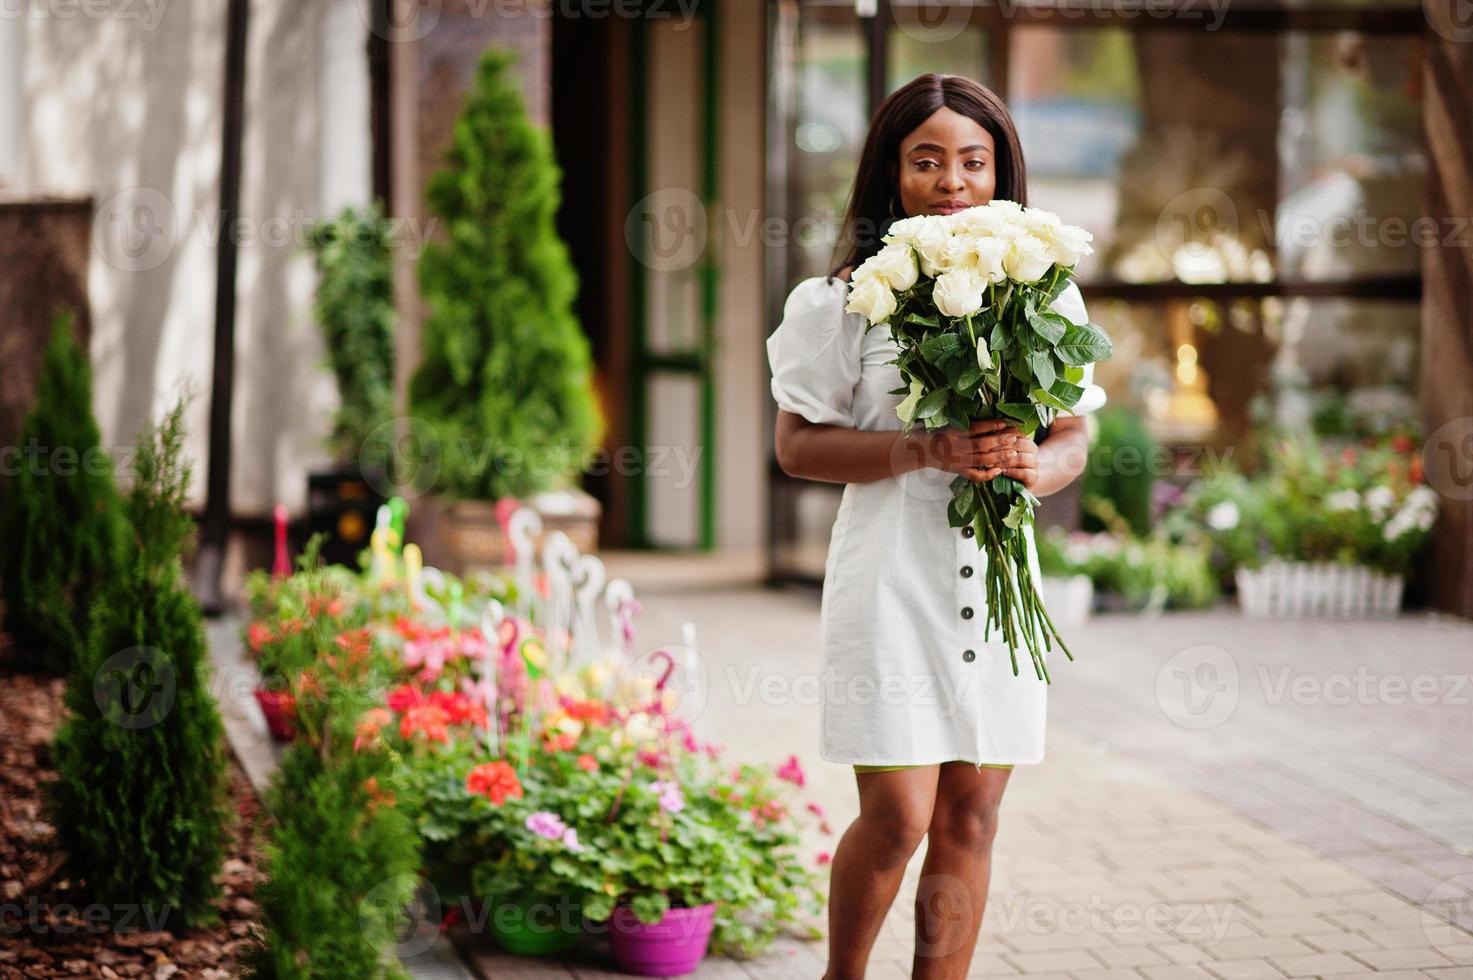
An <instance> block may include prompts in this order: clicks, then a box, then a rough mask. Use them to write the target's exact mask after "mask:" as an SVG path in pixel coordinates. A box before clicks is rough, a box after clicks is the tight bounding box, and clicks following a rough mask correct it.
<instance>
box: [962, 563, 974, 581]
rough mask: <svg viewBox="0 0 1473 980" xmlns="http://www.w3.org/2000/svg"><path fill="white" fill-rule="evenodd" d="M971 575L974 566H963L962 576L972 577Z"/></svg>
mask: <svg viewBox="0 0 1473 980" xmlns="http://www.w3.org/2000/svg"><path fill="white" fill-rule="evenodd" d="M971 577H972V566H971V565H963V566H962V578H971Z"/></svg>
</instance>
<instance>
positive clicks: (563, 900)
mask: <svg viewBox="0 0 1473 980" xmlns="http://www.w3.org/2000/svg"><path fill="white" fill-rule="evenodd" d="M486 925H487V928H488V929H489V930H490V932H491V935H492V936H493V937H494V938H495V940H496V942H497V944H498V945H500V946H501V948H502V949H504V950H506V951H507V952H508V953H517V954H519V955H522V956H546V955H548V954H550V953H563V952H566V951H567V950H569V949H571V948H572V947H573V945H574V944H575V943H576V942H577V941H578V937H579V936H581V935H582V934H583V914H582V911H581V910H580V909H579V908H578V905H577V903H576V902H574V901H573V900H572V899H570V898H567V897H566V896H561V895H518V896H508V897H504V898H493V899H491V900H490V902H489V904H488V909H487V914H486Z"/></svg>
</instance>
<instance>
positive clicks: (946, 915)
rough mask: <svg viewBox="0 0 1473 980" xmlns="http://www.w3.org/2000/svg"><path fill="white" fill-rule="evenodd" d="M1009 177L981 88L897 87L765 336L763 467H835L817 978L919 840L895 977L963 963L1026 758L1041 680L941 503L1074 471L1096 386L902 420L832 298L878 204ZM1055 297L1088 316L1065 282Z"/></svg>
mask: <svg viewBox="0 0 1473 980" xmlns="http://www.w3.org/2000/svg"><path fill="white" fill-rule="evenodd" d="M1026 194H1027V178H1026V173H1025V170H1024V166H1023V156H1022V151H1021V149H1020V147H1019V143H1018V136H1017V132H1016V130H1015V129H1014V126H1013V121H1012V119H1011V117H1010V115H1009V113H1008V111H1007V108H1006V106H1005V105H1004V104H1003V103H1002V101H1001V100H1000V99H999V98H998V97H997V96H996V94H994V93H993V92H992V91H991V90H990V89H988V88H986V87H985V86H983V85H981V84H979V83H977V82H975V81H973V80H971V79H968V78H965V77H962V76H958V75H936V74H928V75H922V76H920V77H919V78H917V79H915V80H914V81H912V82H910V83H909V84H908V85H906V86H905V87H903V88H900V89H897V90H896V91H895V92H894V93H892V94H891V95H890V96H889V97H888V98H886V99H885V101H884V102H883V103H881V105H880V107H879V108H878V109H877V110H876V112H875V116H874V119H873V120H872V121H871V124H870V130H869V133H868V135H867V137H866V140H865V145H864V149H863V152H862V154H861V157H860V163H859V170H858V173H857V175H856V177H855V183H854V187H853V190H852V192H851V194H850V199H849V206H848V211H847V214H846V216H845V228H844V239H843V241H842V243H841V248H840V252H839V254H838V255H837V256H836V265H835V266H834V269H833V272H832V273H831V275H829V276H818V277H814V278H811V279H805V280H803V281H802V282H800V283H798V284H797V285H796V286H795V287H793V289H792V291H791V293H790V294H789V295H788V298H787V302H786V304H785V306H784V311H783V319H782V322H781V323H780V324H779V326H778V328H777V329H776V330H775V331H774V332H773V333H772V335H771V336H770V337H769V338H768V341H767V353H768V361H769V366H770V367H771V369H772V375H773V380H772V393H773V397H774V399H775V400H776V402H777V405H778V408H779V412H778V418H777V431H776V448H777V457H778V462H779V464H780V465H781V466H782V468H783V469H784V471H786V472H787V473H789V474H791V475H794V476H798V477H803V478H807V479H812V480H821V481H828V482H833V483H843V484H846V486H845V488H844V494H843V497H842V499H841V502H840V506H839V512H838V515H837V517H836V518H835V522H834V528H833V532H832V535H831V538H830V544H829V552H828V559H827V563H826V567H825V578H824V591H823V602H822V621H823V635H824V651H823V668H824V673H825V683H824V684H823V689H824V701H823V703H822V745H821V751H820V755H821V757H822V758H824V759H825V760H827V761H830V762H840V763H845V764H849V765H853V766H854V768H855V770H856V781H857V783H858V791H859V802H860V815H859V817H858V819H856V820H855V821H854V823H853V824H851V825H850V827H849V828H848V830H847V831H846V832H845V833H844V835H843V837H842V838H841V839H840V842H839V846H838V848H837V851H836V853H835V855H834V860H833V867H832V878H831V888H830V904H829V964H828V972H827V973H826V974H825V977H824V980H852V978H858V977H862V976H863V975H864V971H865V964H866V963H867V962H868V959H869V954H870V950H871V948H872V946H873V944H874V941H875V938H876V936H877V934H878V931H879V929H880V926H881V923H882V921H883V919H884V917H885V914H886V912H887V911H888V910H889V908H890V906H891V904H892V903H893V902H894V899H895V895H896V893H897V892H898V890H899V887H900V882H901V877H902V874H903V872H904V870H905V867H906V865H907V863H908V862H909V860H910V858H911V856H912V855H913V854H914V853H915V850H916V848H917V847H918V846H919V845H920V842H921V839H922V838H923V837H924V838H926V840H927V851H926V858H925V864H924V866H923V868H922V877H921V882H920V894H918V896H917V902H916V905H917V909H916V952H915V961H914V967H913V971H912V976H913V977H916V978H962V977H965V976H966V975H967V971H968V968H969V966H970V963H971V959H972V953H973V950H974V947H975V945H976V941H977V935H978V933H979V931H980V929H981V926H982V914H983V909H984V905H985V901H986V895H987V887H988V882H989V879H990V877H991V865H992V841H993V837H994V835H995V833H996V831H997V821H998V809H999V806H1000V804H1001V802H1002V797H1003V791H1004V790H1005V788H1006V787H1007V784H1008V779H1009V777H1010V775H1011V772H1012V768H1013V766H1014V765H1027V764H1036V763H1039V762H1041V761H1042V760H1043V743H1044V719H1045V707H1046V695H1047V686H1046V685H1045V684H1044V682H1043V681H1041V680H1039V679H1038V678H1037V676H1036V674H1035V673H1034V671H1033V670H1032V669H1031V666H1029V664H1028V660H1027V657H1026V656H1021V657H1020V659H1021V662H1022V663H1023V665H1024V666H1025V667H1028V669H1022V670H1020V672H1019V673H1018V674H1017V675H1014V673H1013V668H1012V661H1011V658H1010V657H1009V654H1008V649H1007V646H1006V644H1005V643H1003V642H1002V639H1001V637H1000V636H999V635H998V633H997V631H995V630H994V631H993V632H992V635H991V638H990V639H986V640H984V639H983V624H984V622H985V621H986V617H987V607H986V597H985V594H984V590H983V585H982V583H983V581H984V571H985V559H984V558H983V556H982V555H981V554H980V553H979V551H978V548H977V544H976V542H975V541H974V540H972V539H971V536H970V532H971V528H970V527H968V528H953V527H951V526H950V525H949V522H948V521H947V516H946V505H947V502H948V500H949V499H950V497H951V491H950V489H949V484H950V482H951V481H952V480H953V479H955V478H956V475H957V474H965V475H967V476H968V477H970V478H971V479H974V480H979V481H983V480H991V479H993V478H994V477H996V476H998V475H1000V474H1002V475H1006V476H1009V477H1012V478H1014V479H1016V480H1018V481H1020V482H1022V483H1023V484H1025V485H1026V486H1027V487H1028V488H1029V489H1030V490H1032V492H1033V493H1034V494H1035V495H1037V496H1039V497H1044V496H1048V495H1049V494H1053V493H1057V492H1058V491H1060V490H1061V489H1063V488H1064V487H1066V486H1068V485H1069V484H1070V483H1071V482H1072V481H1073V480H1075V479H1076V478H1077V477H1078V476H1079V475H1080V473H1082V472H1083V469H1084V463H1085V451H1086V448H1087V445H1088V433H1087V431H1086V427H1085V426H1086V420H1085V419H1084V418H1083V416H1084V415H1085V414H1086V413H1088V412H1092V411H1095V410H1096V409H1098V408H1099V407H1100V406H1102V405H1103V404H1104V403H1105V392H1104V391H1103V389H1101V388H1100V387H1099V386H1098V385H1096V384H1094V383H1093V380H1094V365H1093V364H1091V365H1088V366H1087V367H1086V368H1085V376H1084V378H1083V381H1082V383H1083V385H1084V386H1085V394H1084V396H1083V398H1082V399H1081V401H1080V403H1079V405H1078V406H1076V407H1075V409H1074V411H1073V412H1072V413H1060V414H1059V415H1058V417H1056V418H1055V420H1054V423H1053V424H1052V425H1051V426H1049V427H1048V428H1047V429H1046V430H1040V431H1039V432H1038V433H1036V437H1035V438H1032V439H1030V438H1028V437H1026V436H1023V435H1022V434H1021V433H1020V432H1019V431H1018V430H1017V428H1016V427H1015V426H1014V425H1013V424H1012V423H1003V422H980V423H975V424H974V425H973V426H972V427H971V430H970V431H963V430H960V429H956V428H950V427H948V428H943V429H934V430H926V429H924V428H923V427H916V428H915V429H913V430H912V432H911V433H909V434H905V433H902V432H900V419H899V417H898V416H897V415H896V412H895V408H896V406H897V405H898V404H899V402H900V400H901V397H902V396H900V395H892V394H889V392H890V391H891V390H892V389H895V388H899V387H901V386H902V382H901V379H900V374H899V371H898V369H897V368H896V367H895V365H893V364H889V363H886V362H888V361H890V360H891V359H892V358H894V357H895V356H896V353H897V349H896V347H895V345H894V342H893V341H892V340H891V339H890V335H889V328H888V327H886V326H877V327H875V328H874V329H872V330H869V331H866V330H865V324H866V321H865V319H864V318H863V317H862V316H860V315H859V314H857V313H845V312H844V304H845V301H846V299H847V296H846V293H847V289H848V277H849V274H850V272H851V271H852V270H853V269H854V268H855V267H857V266H858V265H859V264H860V263H861V262H863V261H864V260H865V259H866V258H868V257H869V256H870V255H873V254H874V253H875V252H876V251H878V250H879V248H880V246H881V245H882V244H883V243H882V242H881V240H880V237H881V236H882V235H883V234H884V233H885V231H886V229H887V228H888V226H889V223H890V222H891V221H894V220H897V219H899V218H903V217H907V216H910V215H917V214H946V213H950V212H952V211H956V210H960V209H962V208H965V207H972V206H976V205H980V204H986V203H988V202H990V201H992V200H993V199H994V198H996V199H998V200H1010V201H1014V202H1016V203H1018V204H1020V205H1026V204H1027V200H1026ZM1053 309H1054V310H1055V311H1057V312H1059V313H1061V314H1063V315H1064V316H1067V317H1068V318H1069V319H1071V320H1073V321H1075V322H1082V321H1087V320H1088V316H1087V315H1086V312H1085V308H1084V301H1083V298H1082V297H1081V296H1080V295H1079V288H1078V286H1077V285H1074V284H1073V283H1071V284H1070V285H1069V287H1068V288H1067V289H1065V290H1064V292H1063V293H1061V294H1060V296H1059V297H1058V299H1057V300H1056V301H1055V302H1054V305H1053ZM1027 534H1028V535H1029V544H1030V555H1031V556H1032V559H1031V560H1032V565H1033V567H1032V572H1033V576H1034V581H1035V582H1036V581H1038V580H1039V578H1040V575H1039V569H1038V566H1037V556H1036V552H1035V550H1034V549H1033V548H1032V544H1033V541H1032V528H1031V527H1029V528H1028V529H1027Z"/></svg>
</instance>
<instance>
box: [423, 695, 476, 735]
mask: <svg viewBox="0 0 1473 980" xmlns="http://www.w3.org/2000/svg"><path fill="white" fill-rule="evenodd" d="M429 703H430V704H433V705H435V706H436V707H437V708H439V709H440V710H441V711H444V712H445V716H446V717H447V718H449V719H450V724H452V725H464V724H465V723H466V722H470V723H471V724H473V725H477V726H479V727H481V728H485V727H487V726H488V725H489V724H490V720H489V718H488V717H487V715H486V706H485V705H484V704H482V703H481V702H480V701H474V700H472V699H471V698H469V697H467V696H466V695H465V694H464V693H463V692H461V691H433V692H431V694H430V698H429Z"/></svg>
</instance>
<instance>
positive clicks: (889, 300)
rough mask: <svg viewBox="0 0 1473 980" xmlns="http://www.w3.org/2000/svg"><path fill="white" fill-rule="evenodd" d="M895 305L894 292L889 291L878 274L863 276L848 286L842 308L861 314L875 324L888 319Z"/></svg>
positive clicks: (848, 311)
mask: <svg viewBox="0 0 1473 980" xmlns="http://www.w3.org/2000/svg"><path fill="white" fill-rule="evenodd" d="M896 305H897V304H896V302H895V294H894V293H892V292H890V287H889V286H887V285H886V284H885V280H883V279H881V278H879V277H878V276H865V277H864V278H863V279H859V280H858V281H857V282H855V283H854V284H853V286H852V287H851V288H850V290H849V302H848V303H846V304H845V306H844V310H845V312H847V313H858V314H861V315H862V316H863V317H864V318H865V319H866V320H868V321H869V322H870V323H871V324H876V323H883V322H884V321H885V320H886V319H888V318H889V316H890V314H892V313H894V312H895V308H896Z"/></svg>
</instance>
